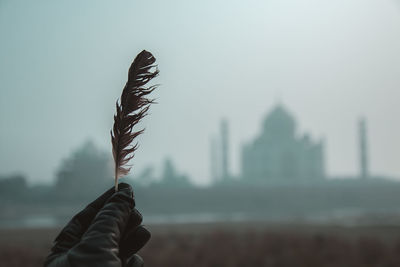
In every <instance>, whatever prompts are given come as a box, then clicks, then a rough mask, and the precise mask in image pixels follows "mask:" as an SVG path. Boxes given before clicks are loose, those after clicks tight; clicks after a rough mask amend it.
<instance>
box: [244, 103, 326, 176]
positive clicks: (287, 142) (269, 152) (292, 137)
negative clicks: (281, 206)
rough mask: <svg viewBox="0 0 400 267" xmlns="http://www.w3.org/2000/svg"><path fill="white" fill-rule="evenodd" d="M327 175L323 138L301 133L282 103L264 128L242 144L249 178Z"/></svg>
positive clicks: (269, 116) (272, 113)
mask: <svg viewBox="0 0 400 267" xmlns="http://www.w3.org/2000/svg"><path fill="white" fill-rule="evenodd" d="M324 176H325V169H324V155H323V143H322V141H319V142H313V141H312V140H311V138H310V137H309V135H308V134H305V135H303V136H302V137H299V136H298V135H297V133H296V121H295V119H294V117H293V116H292V115H291V114H290V113H289V112H288V111H287V110H286V109H285V108H284V107H283V106H282V105H277V106H275V107H274V108H273V109H272V111H271V112H270V113H269V114H268V115H267V116H266V118H265V120H264V122H263V125H262V131H261V133H260V134H259V136H258V137H257V138H255V140H254V141H252V142H250V143H248V144H246V145H244V146H243V151H242V177H243V179H245V180H247V181H287V182H295V181H309V180H319V179H323V178H324Z"/></svg>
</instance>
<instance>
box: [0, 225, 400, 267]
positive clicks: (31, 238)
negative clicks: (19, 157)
mask: <svg viewBox="0 0 400 267" xmlns="http://www.w3.org/2000/svg"><path fill="white" fill-rule="evenodd" d="M148 229H149V230H150V231H151V232H152V235H153V236H152V239H151V240H150V241H149V243H148V244H147V245H146V247H145V248H144V249H143V250H142V251H141V252H140V253H139V254H140V255H141V256H142V257H143V258H144V260H145V266H147V267H161V266H162V267H188V266H190V267H225V266H226V267H228V266H229V267H236V266H237V267H239V266H241V267H243V266H249V267H262V266H271V267H294V266H296V267H298V266H305V267H334V266H335V267H336V266H340V267H346V266H349V267H367V266H377V267H378V266H379V267H398V266H400V227H376V226H375V227H372V226H370V227H335V226H310V225H294V224H285V225H271V224H262V223H244V222H242V223H214V224H188V225H184V224H182V225H162V226H161V225H149V226H148ZM58 231H59V229H8V230H0V266H1V267H3V266H4V267H39V266H42V262H43V259H44V257H45V256H46V254H47V253H48V251H49V248H50V246H51V242H52V239H53V238H54V237H55V236H56V235H57V233H58Z"/></svg>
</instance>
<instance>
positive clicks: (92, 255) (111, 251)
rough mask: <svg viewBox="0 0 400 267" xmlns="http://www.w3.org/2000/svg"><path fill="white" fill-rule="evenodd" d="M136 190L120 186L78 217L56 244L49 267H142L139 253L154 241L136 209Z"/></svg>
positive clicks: (46, 264) (64, 230)
mask: <svg viewBox="0 0 400 267" xmlns="http://www.w3.org/2000/svg"><path fill="white" fill-rule="evenodd" d="M134 206H135V201H134V199H133V192H132V188H131V187H130V185H128V184H124V183H121V184H119V191H118V192H114V188H112V189H110V190H108V191H107V192H105V193H104V194H103V195H102V196H100V197H99V198H98V199H96V200H95V201H93V202H92V203H90V204H89V205H88V206H87V207H86V208H85V209H84V210H82V211H81V212H79V213H78V214H77V215H75V216H74V217H73V218H72V220H71V221H70V222H69V223H68V224H67V225H66V226H65V227H64V229H63V230H62V231H61V233H60V234H59V235H58V236H57V238H56V239H55V241H54V246H53V248H52V249H51V253H50V255H49V256H48V257H47V258H46V261H45V263H44V266H45V267H139V266H143V261H142V259H141V258H140V257H139V256H138V255H136V254H135V253H136V252H137V251H138V250H140V249H141V248H142V247H143V246H144V245H145V244H146V242H147V241H148V240H149V239H150V233H149V232H148V231H147V230H146V229H145V228H144V227H143V226H141V225H140V224H141V223H142V215H141V214H140V213H139V212H138V211H137V210H136V209H134Z"/></svg>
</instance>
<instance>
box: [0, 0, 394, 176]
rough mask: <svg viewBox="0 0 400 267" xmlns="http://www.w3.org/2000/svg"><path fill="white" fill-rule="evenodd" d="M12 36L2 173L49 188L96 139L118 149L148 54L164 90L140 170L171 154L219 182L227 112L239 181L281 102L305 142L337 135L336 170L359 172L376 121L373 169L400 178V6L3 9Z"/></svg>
mask: <svg viewBox="0 0 400 267" xmlns="http://www.w3.org/2000/svg"><path fill="white" fill-rule="evenodd" d="M0 36H1V37H0V38H1V42H0V48H1V49H0V81H1V85H0V86H1V95H0V174H9V173H14V172H22V173H24V174H26V175H27V176H28V178H29V180H30V181H31V182H34V183H36V182H42V181H43V182H44V181H51V180H52V179H53V176H54V173H55V170H56V168H57V167H58V166H59V164H60V161H61V160H62V159H63V158H65V157H67V156H68V155H69V154H70V153H71V151H73V150H74V149H76V148H77V147H79V146H80V145H81V144H82V143H83V142H84V141H85V140H86V139H89V138H90V139H93V140H94V141H95V143H96V144H97V145H98V146H99V147H101V148H103V149H105V150H107V151H110V149H111V145H110V136H109V130H110V128H111V126H112V119H113V117H112V116H113V114H114V104H115V100H116V99H117V98H118V97H119V95H120V93H121V90H122V87H123V85H124V83H125V81H126V76H127V69H128V67H129V65H130V63H131V61H132V60H133V58H134V56H135V55H136V54H137V53H138V52H140V51H141V50H142V49H147V50H149V51H151V52H152V53H153V54H154V55H155V57H156V58H157V61H158V64H159V69H160V77H159V78H158V79H157V81H156V82H157V83H161V84H162V86H161V87H159V89H158V90H157V92H155V94H154V96H155V97H156V98H157V101H158V102H159V104H157V105H154V106H152V108H151V114H150V115H149V116H148V117H147V118H146V120H145V122H144V126H146V132H145V134H144V135H143V136H142V137H141V138H140V148H139V150H138V152H137V154H136V158H135V160H134V164H135V167H134V169H133V170H134V173H135V172H140V170H141V169H143V168H144V167H145V166H147V165H149V164H157V166H159V165H160V163H161V162H162V160H163V159H164V158H165V157H166V156H171V157H172V158H173V160H174V161H175V163H176V165H177V167H178V169H179V170H181V171H182V172H185V173H187V174H189V175H190V176H192V178H193V179H194V180H195V181H196V182H198V183H205V182H207V181H208V180H209V176H210V175H209V141H210V136H211V135H212V134H215V133H216V132H217V131H218V127H219V121H220V119H221V118H222V117H226V118H228V119H229V122H230V130H231V143H230V144H231V159H232V169H233V172H234V173H238V171H239V163H240V150H241V145H242V144H243V143H246V142H248V141H249V140H252V139H253V138H254V137H255V136H256V135H257V133H258V132H259V130H260V124H261V121H262V120H263V118H264V116H265V115H266V113H267V112H268V111H269V110H270V109H271V108H272V107H273V106H274V104H276V102H277V101H278V99H281V101H282V102H283V104H284V105H285V106H286V107H287V108H288V110H290V111H291V112H292V113H293V114H294V115H295V116H296V118H297V119H298V126H299V134H301V133H303V132H309V133H310V134H311V135H312V136H313V137H314V138H316V139H318V138H321V137H324V138H325V140H326V165H327V171H328V174H329V175H348V174H349V175H354V174H357V172H358V158H357V146H356V145H357V141H358V140H357V135H356V134H357V128H356V122H357V119H358V118H359V117H360V116H365V117H366V118H367V119H368V128H369V132H368V134H369V136H368V137H369V141H370V160H371V172H372V173H373V174H383V175H393V176H398V177H400V164H399V162H400V141H399V139H400V118H399V114H400V105H399V100H400V49H399V48H400V4H399V1H397V0H335V1H332V0H301V1H300V0H297V1H295V0H291V1H290V0H259V1H256V0H248V1H239V0H237V1H236V0H229V1H228V0H225V1H222V0H203V1H187V0H182V1H161V0H160V1H152V0H146V1H132V0H131V1H15V0H9V1H6V0H0ZM110 155H111V152H110ZM110 183H111V182H110Z"/></svg>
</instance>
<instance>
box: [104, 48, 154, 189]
mask: <svg viewBox="0 0 400 267" xmlns="http://www.w3.org/2000/svg"><path fill="white" fill-rule="evenodd" d="M155 61H156V59H155V58H154V56H153V55H152V54H151V53H150V52H148V51H146V50H143V51H142V52H140V53H139V54H138V55H137V56H136V58H135V60H134V61H133V63H132V65H131V67H130V68H129V73H128V81H127V82H126V84H125V87H124V89H123V91H122V94H121V98H120V101H119V103H118V101H117V103H116V108H117V111H116V114H115V115H114V127H113V129H112V130H111V143H112V152H113V157H114V162H115V190H118V178H119V177H121V176H124V175H127V174H128V173H129V171H130V169H131V166H128V165H127V164H128V162H129V161H130V160H131V159H132V158H133V157H134V152H135V151H136V149H137V147H138V144H137V143H136V144H134V145H133V144H132V142H133V140H134V139H135V138H136V137H137V136H138V135H140V134H142V133H143V131H144V129H141V130H138V131H135V130H133V127H134V126H135V125H136V124H138V123H139V122H140V121H141V120H142V119H143V118H144V117H145V116H146V115H147V112H148V110H149V107H150V104H152V103H153V100H152V99H149V98H147V96H148V95H149V94H150V93H151V92H152V91H153V90H154V89H155V88H156V87H157V86H156V85H153V86H145V85H146V84H147V83H148V82H149V81H150V80H151V79H153V78H154V77H156V76H157V75H158V69H157V66H156V65H154V63H155Z"/></svg>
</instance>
